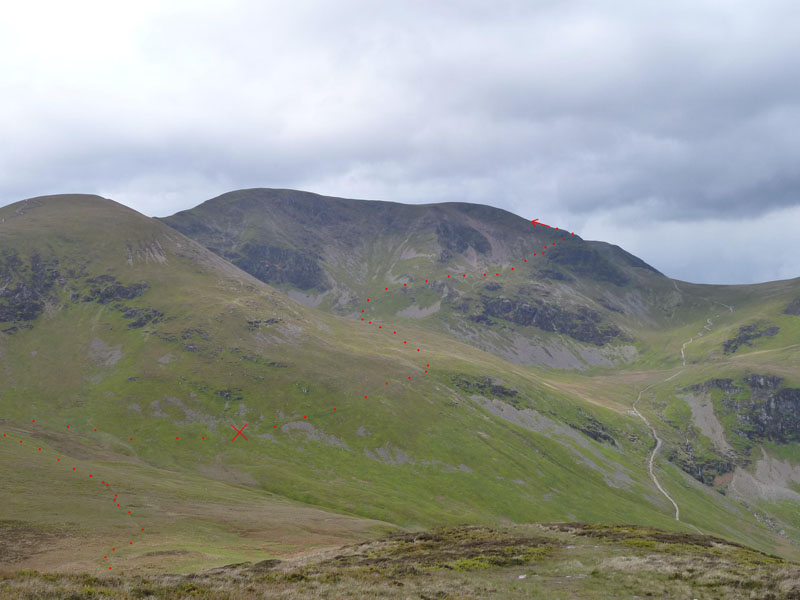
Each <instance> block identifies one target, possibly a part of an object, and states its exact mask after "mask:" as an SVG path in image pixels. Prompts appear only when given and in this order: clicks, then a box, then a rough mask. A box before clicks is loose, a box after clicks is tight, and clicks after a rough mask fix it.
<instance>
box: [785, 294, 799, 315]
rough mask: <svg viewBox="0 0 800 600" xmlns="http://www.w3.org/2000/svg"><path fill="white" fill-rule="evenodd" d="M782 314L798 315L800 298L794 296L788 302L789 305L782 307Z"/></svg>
mask: <svg viewBox="0 0 800 600" xmlns="http://www.w3.org/2000/svg"><path fill="white" fill-rule="evenodd" d="M783 314H785V315H794V316H796V317H800V298H796V299H795V300H793V301H792V302H790V303H789V305H788V306H787V307H786V308H785V309H783Z"/></svg>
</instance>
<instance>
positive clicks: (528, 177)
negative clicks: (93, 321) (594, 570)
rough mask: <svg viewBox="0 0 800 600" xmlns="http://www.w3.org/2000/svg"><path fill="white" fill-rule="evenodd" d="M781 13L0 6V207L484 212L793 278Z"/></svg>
mask: <svg viewBox="0 0 800 600" xmlns="http://www.w3.org/2000/svg"><path fill="white" fill-rule="evenodd" d="M798 74H800V3H798V2H797V1H796V0H758V1H757V2H754V1H752V0H747V1H743V0H692V1H684V0H670V1H668V2H660V1H646V2H645V1H643V2H632V1H630V0H606V1H605V2H596V1H586V2H581V1H571V0H558V1H556V0H524V1H515V0H486V1H481V2H478V1H474V0H438V1H433V2H431V1H430V0H423V1H417V0H403V1H402V2H392V3H389V2H380V1H375V0H336V1H335V2H334V1H332V0H329V1H306V0H292V1H291V2H273V1H271V0H267V1H265V0H255V1H250V0H225V1H216V2H211V1H205V0H189V1H186V0H171V1H170V2H163V1H162V0H157V1H153V0H137V2H135V3H118V2H108V1H107V0H105V1H82V0H75V1H73V2H63V1H59V2H41V1H38V0H26V2H16V3H7V4H6V5H5V7H4V9H3V18H2V20H0V206H1V205H5V204H9V203H11V202H16V201H18V200H21V199H24V198H28V197H32V196H37V195H44V194H53V193H68V192H84V193H96V194H100V195H102V196H105V197H108V198H112V199H114V200H117V201H118V202H122V203H123V204H126V205H128V206H130V207H132V208H134V209H136V210H139V211H141V212H143V213H145V214H147V215H151V216H165V215H169V214H172V213H174V212H176V211H179V210H183V209H187V208H191V207H193V206H195V205H197V204H199V203H200V202H203V201H204V200H207V199H209V198H212V197H214V196H217V195H219V194H222V193H224V192H227V191H231V190H234V189H241V188H251V187H276V188H293V189H302V190H307V191H312V192H316V193H320V194H325V195H332V196H342V197H350V198H365V199H374V200H392V201H396V202H409V203H429V202H445V201H464V202H477V203H482V204H490V205H492V206H497V207H500V208H504V209H506V210H510V211H512V212H514V213H517V214H519V215H522V216H524V217H526V218H529V219H534V218H539V219H540V220H541V221H542V222H544V223H548V224H554V225H558V226H560V227H562V228H565V229H569V230H570V231H575V232H576V233H579V234H580V235H582V236H583V237H584V238H586V239H599V240H604V241H608V242H611V243H615V244H618V245H620V246H622V247H623V248H625V249H626V250H628V251H630V252H632V253H634V254H636V255H637V256H640V257H641V258H643V259H644V260H645V261H647V262H648V263H650V264H652V265H653V266H655V267H656V268H658V269H659V270H660V271H662V272H663V273H665V274H667V275H669V276H671V277H675V278H678V279H681V280H685V281H694V282H702V283H754V282H759V281H768V280H774V279H787V278H792V277H798V276H800V260H798V257H800V77H798Z"/></svg>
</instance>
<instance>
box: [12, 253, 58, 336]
mask: <svg viewBox="0 0 800 600" xmlns="http://www.w3.org/2000/svg"><path fill="white" fill-rule="evenodd" d="M57 267H58V260H56V259H51V260H45V259H43V258H42V257H41V256H40V255H39V254H38V253H36V252H34V253H33V254H31V255H30V256H29V257H21V256H20V255H19V254H18V253H17V252H16V251H14V250H2V252H0V323H4V322H5V323H22V322H27V321H33V320H34V319H36V318H37V317H38V316H39V315H41V314H42V313H43V312H44V309H45V303H46V301H47V300H48V298H50V296H51V295H52V293H53V288H54V286H55V285H56V283H57V282H58V281H59V279H60V278H61V274H60V273H59V271H58V269H57ZM17 328H18V327H13V329H14V331H16V329H17ZM8 333H12V331H8Z"/></svg>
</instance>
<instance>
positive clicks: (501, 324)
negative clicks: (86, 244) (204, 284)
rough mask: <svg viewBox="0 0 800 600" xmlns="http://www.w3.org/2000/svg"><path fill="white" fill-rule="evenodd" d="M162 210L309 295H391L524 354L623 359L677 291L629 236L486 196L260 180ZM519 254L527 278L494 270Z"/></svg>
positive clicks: (445, 324) (342, 310)
mask: <svg viewBox="0 0 800 600" xmlns="http://www.w3.org/2000/svg"><path fill="white" fill-rule="evenodd" d="M163 222H165V223H167V224H168V225H170V226H171V227H173V228H175V229H176V230H178V231H180V232H181V233H183V234H185V235H187V236H189V237H191V238H192V239H195V240H196V241H198V242H200V243H201V244H203V245H204V246H206V247H208V248H209V249H210V250H212V251H213V252H215V253H217V254H219V255H220V256H222V257H224V258H225V259H227V260H229V261H231V262H232V263H233V264H235V265H237V266H238V267H240V268H242V269H243V270H245V271H247V272H248V273H250V274H251V275H253V276H254V277H256V278H258V279H260V280H261V281H264V282H265V283H269V284H271V285H275V286H277V287H279V288H280V289H284V290H286V291H287V292H289V294H290V296H291V297H292V298H294V299H296V300H298V301H300V302H304V303H306V304H308V305H310V306H315V307H317V308H320V309H322V310H326V311H328V312H331V313H333V314H338V315H354V314H356V313H357V312H358V311H359V310H360V309H361V308H362V306H361V304H362V299H363V298H367V297H370V296H378V297H380V296H383V298H382V301H381V303H380V305H378V306H377V307H374V310H373V311H372V314H373V315H374V316H376V317H380V318H394V317H401V318H406V319H407V318H417V319H424V318H425V317H428V316H431V315H435V318H433V319H428V320H427V324H428V325H431V326H434V327H437V329H438V330H439V331H442V332H448V333H451V334H453V335H455V336H456V337H457V338H459V339H461V340H463V341H467V342H468V343H472V344H474V345H476V346H478V347H480V348H482V349H486V350H489V351H491V352H493V353H496V354H499V355H501V356H504V357H505V358H508V359H510V360H513V361H515V362H519V363H522V364H545V365H550V366H557V367H565V366H570V367H577V366H582V365H591V364H610V363H611V362H614V361H619V360H624V359H625V358H626V357H630V356H631V355H632V354H633V353H635V348H634V347H633V346H631V345H630V343H631V342H632V341H633V338H632V336H631V332H632V331H633V329H634V328H635V327H637V326H640V325H641V323H651V322H660V320H662V319H663V313H664V312H665V311H667V310H671V309H672V307H673V303H674V300H673V299H672V297H671V296H670V294H667V298H666V301H665V300H664V291H665V290H667V289H671V285H670V284H669V282H668V280H667V279H666V278H665V277H664V276H663V275H661V273H659V272H658V271H656V270H655V269H654V268H653V267H651V266H649V265H647V264H646V263H644V262H643V261H641V260H640V259H638V258H636V257H634V256H632V255H631V254H629V253H627V252H625V251H624V250H622V249H621V248H619V247H617V246H612V245H609V244H605V243H602V242H587V241H584V240H583V239H581V238H580V236H578V235H575V234H573V233H570V232H568V231H563V230H559V229H555V228H553V227H545V226H539V227H535V226H532V225H531V223H530V222H528V221H526V220H525V219H522V218H521V217H518V216H516V215H513V214H511V213H509V212H506V211H504V210H500V209H496V208H492V207H488V206H481V205H477V204H465V203H445V204H432V205H404V204H398V203H394V202H374V201H365V200H347V199H343V198H328V197H324V196H318V195H316V194H310V193H306V192H298V191H293V190H270V189H255V190H242V191H238V192H232V193H229V194H224V195H222V196H220V197H218V198H214V199H213V200H209V201H207V202H204V203H203V204H201V205H200V206H198V207H196V208H194V209H191V210H188V211H182V212H180V213H177V214H175V215H173V216H171V217H167V218H166V219H163ZM524 260H527V261H528V262H523V261H524ZM512 266H513V267H514V268H515V270H518V272H519V277H515V278H508V277H505V276H504V277H503V278H502V279H498V277H500V275H498V272H502V273H503V275H505V272H506V271H509V273H510V269H511V267H512ZM484 273H486V276H485V277H484V276H483V274H484ZM465 274H466V275H467V277H466V278H465V277H464V275H465ZM448 275H450V279H451V281H446V280H447V277H448ZM426 281H427V282H429V283H427V284H426V283H425V282H426ZM398 285H401V286H402V285H405V288H406V289H403V290H401V293H399V294H398V293H395V292H394V289H396V288H397V286H398ZM387 287H390V289H392V290H393V291H392V293H391V294H385V292H386V288H387Z"/></svg>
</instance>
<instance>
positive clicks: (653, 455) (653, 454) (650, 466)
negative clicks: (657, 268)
mask: <svg viewBox="0 0 800 600" xmlns="http://www.w3.org/2000/svg"><path fill="white" fill-rule="evenodd" d="M673 283H674V282H673ZM675 287H676V289H677V285H676V286H675ZM720 304H721V303H720ZM723 306H725V307H726V308H728V309H729V310H730V311H731V312H733V307H732V306H728V305H727V304H723ZM718 316H719V315H715V318H716V317H718ZM713 324H714V323H713V321H712V320H711V319H706V324H705V325H703V329H705V330H706V331H711V326H712V325H713ZM702 336H703V332H702V331H701V332H699V333H698V334H697V335H693V336H692V337H690V338H689V340H688V341H686V342H684V343H683V346H681V362H682V363H683V367H684V368H683V369H681V370H680V371H678V372H677V373H674V374H673V375H670V376H669V377H667V378H666V379H663V380H661V381H657V382H656V383H651V384H650V385H648V386H647V387H646V388H644V389H643V390H641V391H640V392H639V395H638V396H637V397H636V400H635V401H634V403H633V406H632V407H631V408H632V409H633V413H634V414H635V415H636V416H637V417H639V418H640V419H641V420H642V421H644V424H645V425H646V426H647V428H648V429H649V430H650V433H651V434H653V439H655V441H656V445H655V447H654V448H653V451H652V452H651V453H650V459H649V460H648V465H647V469H648V471H649V472H650V479H652V480H653V483H655V484H656V487H657V488H658V491H659V492H661V493H662V494H663V495H664V497H665V498H666V499H667V500H669V501H670V502H671V503H672V506H674V507H675V520H676V521H680V520H681V518H680V517H681V511H680V508H678V503H677V502H675V500H674V499H673V498H672V496H670V495H669V494H668V493H667V490H665V489H664V488H663V487H662V486H661V483H660V482H659V481H658V477H656V473H655V471H654V470H653V461H654V460H655V458H656V455H657V454H658V451H659V450H660V449H661V443H662V442H661V438H660V437H658V433H656V430H655V428H654V427H653V426H652V425H650V422H649V421H648V420H647V419H646V418H645V416H644V415H643V414H642V413H640V412H639V409H638V408H636V405H637V404H638V403H639V400H641V399H642V394H644V393H645V392H646V391H647V390H649V389H650V388H651V387H653V386H654V385H657V384H660V383H665V382H667V381H669V380H670V379H674V378H675V377H677V376H678V375H680V374H681V373H683V372H684V371H685V370H686V354H685V352H686V346H688V345H689V344H691V343H692V342H693V341H694V340H695V339H697V338H698V337H702ZM689 525H691V526H692V527H694V528H695V529H697V527H695V526H694V525H692V524H691V523H689ZM697 531H700V530H699V529H697ZM701 533H702V532H701Z"/></svg>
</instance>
